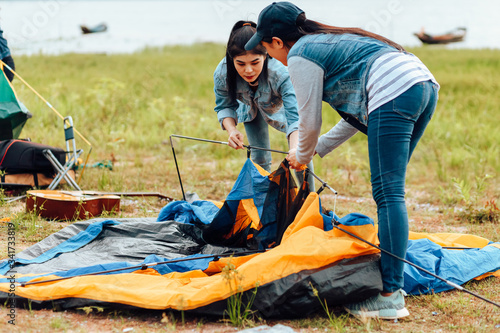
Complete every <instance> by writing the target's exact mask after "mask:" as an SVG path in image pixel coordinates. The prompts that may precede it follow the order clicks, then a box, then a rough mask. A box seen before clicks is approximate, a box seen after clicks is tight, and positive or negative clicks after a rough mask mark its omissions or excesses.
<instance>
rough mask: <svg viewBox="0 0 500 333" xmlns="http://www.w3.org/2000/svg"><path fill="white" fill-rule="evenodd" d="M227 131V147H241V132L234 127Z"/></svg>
mask: <svg viewBox="0 0 500 333" xmlns="http://www.w3.org/2000/svg"><path fill="white" fill-rule="evenodd" d="M228 132H229V138H228V140H227V144H228V145H229V147H231V148H234V149H243V148H244V147H243V134H241V132H240V131H238V130H237V129H236V128H234V129H232V130H231V131H228Z"/></svg>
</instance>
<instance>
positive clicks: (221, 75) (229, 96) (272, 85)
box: [214, 21, 314, 190]
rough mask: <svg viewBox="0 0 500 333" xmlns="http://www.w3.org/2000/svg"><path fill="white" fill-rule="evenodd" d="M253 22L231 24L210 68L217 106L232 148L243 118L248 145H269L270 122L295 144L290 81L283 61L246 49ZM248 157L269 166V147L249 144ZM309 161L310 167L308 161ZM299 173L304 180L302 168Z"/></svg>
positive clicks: (239, 138)
mask: <svg viewBox="0 0 500 333" xmlns="http://www.w3.org/2000/svg"><path fill="white" fill-rule="evenodd" d="M255 27H256V24H255V23H254V22H246V21H239V22H237V23H236V24H235V25H234V26H233V29H232V30H231V35H230V37H229V41H228V44H227V49H226V57H225V58H224V59H222V61H221V62H220V63H219V65H218V66H217V68H216V70H215V72H214V92H215V104H216V107H215V111H216V112H217V117H218V119H219V122H220V124H221V126H222V128H223V129H225V130H227V132H228V135H229V138H228V144H229V146H230V147H232V148H235V149H242V148H243V134H242V133H241V132H240V131H239V130H238V129H237V127H236V125H237V124H238V123H243V124H244V126H245V132H246V134H247V137H248V142H249V144H250V146H253V147H259V148H266V149H270V148H271V147H270V142H269V131H268V126H271V127H273V128H275V129H277V130H278V131H280V132H284V133H286V136H287V138H288V144H289V147H290V148H291V149H294V148H295V147H296V145H297V139H298V137H297V136H298V132H297V129H298V120H299V116H298V112H297V99H296V98H295V92H294V90H293V85H292V82H291V81H290V76H289V74H288V71H287V69H286V67H285V66H283V64H281V63H280V62H279V61H277V60H275V59H272V58H269V57H268V56H267V52H266V49H265V48H264V47H263V46H260V45H258V46H257V47H256V48H255V49H253V50H250V51H246V50H245V49H244V47H245V44H246V43H247V42H248V40H250V38H251V37H252V36H253V35H254V33H255ZM251 158H252V160H253V161H254V162H255V163H257V164H259V165H260V166H261V167H262V168H263V169H265V170H267V171H269V172H270V171H271V153H270V152H269V151H264V150H260V149H252V150H251ZM308 167H309V168H310V169H311V170H312V162H311V163H309V164H308ZM297 178H298V180H299V182H302V172H300V173H297ZM309 178H310V179H308V182H309V188H310V189H311V190H314V183H313V179H312V177H309Z"/></svg>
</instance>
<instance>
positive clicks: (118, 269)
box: [17, 250, 267, 287]
mask: <svg viewBox="0 0 500 333" xmlns="http://www.w3.org/2000/svg"><path fill="white" fill-rule="evenodd" d="M266 251H267V250H249V251H243V252H224V253H221V254H210V255H205V256H199V257H191V258H182V259H173V260H169V261H162V262H153V263H149V264H141V265H136V266H130V267H122V268H115V269H109V270H106V271H99V272H93V273H87V274H79V275H74V276H65V277H60V278H56V279H50V280H42V281H33V282H20V283H18V284H17V285H18V286H21V287H26V286H31V285H35V284H41V283H49V282H56V281H62V280H68V279H71V278H75V277H82V276H92V275H101V274H108V273H115V272H120V271H127V270H131V269H141V270H145V269H148V268H149V267H154V266H158V265H165V264H174V263H178V262H184V261H192V260H198V259H210V258H213V261H218V260H219V259H220V258H223V257H232V256H245V255H251V254H256V253H262V252H266Z"/></svg>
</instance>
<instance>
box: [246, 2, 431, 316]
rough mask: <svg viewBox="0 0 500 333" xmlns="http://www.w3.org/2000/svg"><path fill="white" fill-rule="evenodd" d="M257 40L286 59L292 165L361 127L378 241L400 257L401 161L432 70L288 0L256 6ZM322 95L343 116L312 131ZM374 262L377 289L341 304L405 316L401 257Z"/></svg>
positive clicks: (355, 310)
mask: <svg viewBox="0 0 500 333" xmlns="http://www.w3.org/2000/svg"><path fill="white" fill-rule="evenodd" d="M257 44H261V45H263V46H264V47H265V48H266V49H267V51H268V53H269V55H270V56H272V57H274V58H276V59H278V60H280V61H281V62H282V63H283V64H284V65H287V66H288V70H289V73H290V77H291V79H292V82H293V85H294V88H295V92H296V95H297V102H298V105H299V138H300V139H299V143H298V145H297V149H296V150H291V151H290V152H289V155H288V156H287V159H288V160H289V162H290V165H291V166H292V168H300V167H301V165H302V164H305V163H308V162H309V161H310V160H311V158H312V156H313V155H314V154H316V153H317V154H318V155H320V156H321V157H323V156H324V155H326V154H328V153H329V152H331V151H332V150H334V149H335V148H337V147H338V146H340V145H341V144H342V143H343V142H345V141H346V140H348V139H349V138H350V137H352V136H353V135H354V134H355V133H357V132H358V131H362V132H363V133H365V134H366V135H367V136H368V151H369V158H370V171H371V183H372V193H373V198H374V200H375V202H376V203H377V216H378V226H379V234H378V236H379V240H380V247H381V248H382V249H384V250H386V251H388V252H390V253H392V254H394V255H396V256H398V257H399V258H405V254H406V249H407V245H408V233H409V227H408V212H407V209H406V203H405V198H404V195H405V176H406V168H407V164H408V162H409V161H410V157H411V155H412V153H413V150H414V149H415V147H416V145H417V143H418V141H419V140H420V138H421V137H422V135H423V133H424V130H425V128H426V126H427V124H428V123H429V121H430V119H431V117H432V115H433V113H434V110H435V108H436V103H437V99H438V94H437V92H438V90H439V85H438V84H437V82H436V80H435V79H434V77H433V76H432V74H431V73H430V72H429V70H428V69H427V68H426V67H425V65H424V64H423V63H422V62H421V61H420V60H419V59H418V58H417V57H415V56H414V55H412V54H410V53H407V52H405V50H404V49H403V48H402V47H401V46H400V45H398V44H396V43H394V42H392V41H390V40H388V39H386V38H384V37H382V36H379V35H376V34H373V33H370V32H367V31H365V30H362V29H358V28H339V27H334V26H328V25H325V24H321V23H318V22H315V21H311V20H308V19H306V16H305V13H304V11H302V10H301V9H300V8H298V7H297V6H295V5H294V4H292V3H290V2H274V3H273V4H271V5H269V6H268V7H266V8H265V9H264V10H262V12H261V13H260V15H259V21H258V24H257V33H256V34H255V35H254V37H253V38H252V39H251V40H250V41H249V42H248V43H247V45H246V46H245V48H246V49H252V48H254V47H255V45H257ZM322 100H323V101H325V102H327V103H329V104H330V105H331V106H332V107H333V108H334V109H335V110H336V111H337V112H338V113H339V114H340V115H341V116H342V120H341V121H340V122H339V123H338V124H337V125H336V126H334V127H333V128H332V129H331V130H330V131H329V132H327V133H326V134H324V135H322V136H321V137H319V135H320V130H321V122H322V121H321V113H322V108H321V102H322ZM318 137H319V139H318ZM380 268H381V274H382V284H383V288H382V291H381V293H380V294H378V295H376V296H373V297H371V298H368V299H365V300H360V301H361V302H358V303H352V304H347V305H346V306H345V308H346V310H347V311H348V312H350V313H352V314H354V315H357V316H361V317H379V318H382V319H396V318H401V317H405V316H408V315H409V312H408V310H407V309H406V307H405V302H404V291H403V290H402V288H403V286H404V281H403V273H404V263H403V262H402V261H401V260H398V259H396V258H394V257H392V256H390V255H387V254H386V253H383V252H382V253H381V260H380Z"/></svg>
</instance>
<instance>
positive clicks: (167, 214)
mask: <svg viewBox="0 0 500 333" xmlns="http://www.w3.org/2000/svg"><path fill="white" fill-rule="evenodd" d="M218 211H219V208H218V207H217V206H216V205H215V204H214V203H213V202H210V201H205V200H196V201H194V202H193V203H189V202H187V201H174V202H171V203H169V204H168V205H166V206H165V207H163V208H162V209H161V211H160V213H159V214H158V219H157V221H176V222H180V223H191V224H194V223H196V222H197V221H199V222H201V223H203V224H209V223H210V222H212V220H213V218H214V216H215V214H217V212H218Z"/></svg>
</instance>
